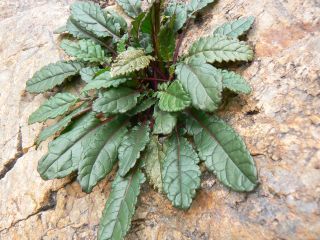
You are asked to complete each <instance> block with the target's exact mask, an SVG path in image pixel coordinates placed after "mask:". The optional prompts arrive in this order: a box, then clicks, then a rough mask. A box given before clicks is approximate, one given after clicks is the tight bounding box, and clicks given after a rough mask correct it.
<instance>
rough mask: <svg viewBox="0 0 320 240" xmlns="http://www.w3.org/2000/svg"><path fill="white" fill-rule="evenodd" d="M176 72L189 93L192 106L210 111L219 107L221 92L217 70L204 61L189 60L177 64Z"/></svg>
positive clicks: (219, 74) (220, 82) (219, 76)
mask: <svg viewBox="0 0 320 240" xmlns="http://www.w3.org/2000/svg"><path fill="white" fill-rule="evenodd" d="M176 74H177V78H178V79H179V80H180V81H181V83H182V85H183V87H184V89H186V91H187V92H188V93H189V94H190V97H191V99H192V105H193V106H194V107H196V108H198V109H201V110H204V111H210V112H212V111H214V110H216V109H217V108H218V107H219V104H220V101H221V92H222V76H221V73H220V72H219V70H217V69H216V68H214V67H213V66H211V65H209V64H206V63H201V62H199V61H190V62H189V63H180V64H178V65H177V67H176Z"/></svg>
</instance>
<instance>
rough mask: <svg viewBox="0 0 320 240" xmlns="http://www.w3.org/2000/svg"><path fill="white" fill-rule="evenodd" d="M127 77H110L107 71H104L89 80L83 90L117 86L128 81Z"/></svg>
mask: <svg viewBox="0 0 320 240" xmlns="http://www.w3.org/2000/svg"><path fill="white" fill-rule="evenodd" d="M128 80H129V78H126V77H114V78H113V77H111V74H110V72H109V71H105V72H103V73H101V74H99V75H98V76H96V77H95V78H94V79H93V80H92V81H90V82H89V83H88V84H87V85H86V86H85V87H84V88H83V89H82V92H84V91H89V90H92V89H100V88H109V87H118V86H119V85H120V84H122V83H125V82H126V81H128Z"/></svg>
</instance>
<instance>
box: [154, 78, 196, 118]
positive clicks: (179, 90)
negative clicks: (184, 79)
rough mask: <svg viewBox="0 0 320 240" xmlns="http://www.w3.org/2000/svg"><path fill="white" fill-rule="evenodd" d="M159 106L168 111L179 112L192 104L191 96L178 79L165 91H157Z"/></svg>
mask: <svg viewBox="0 0 320 240" xmlns="http://www.w3.org/2000/svg"><path fill="white" fill-rule="evenodd" d="M157 95H158V97H159V99H160V100H159V108H160V109H161V110H162V111H166V112H178V111H181V110H183V109H185V108H187V107H188V106H190V104H191V100H190V96H189V95H188V94H187V93H186V91H185V90H184V89H183V87H182V85H181V83H180V82H179V81H178V80H176V81H174V82H173V83H171V84H170V85H169V87H168V88H167V89H166V90H165V91H159V92H158V93H157Z"/></svg>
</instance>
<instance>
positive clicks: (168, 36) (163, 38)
mask: <svg viewBox="0 0 320 240" xmlns="http://www.w3.org/2000/svg"><path fill="white" fill-rule="evenodd" d="M175 21H176V17H175V15H174V16H173V17H171V19H170V21H169V22H168V23H167V24H166V25H165V26H164V27H163V28H162V29H161V30H160V33H159V36H158V39H159V49H160V55H161V57H162V59H163V60H164V61H167V62H168V61H172V58H173V53H174V50H175V46H176V34H175V30H174V26H175V25H174V24H175Z"/></svg>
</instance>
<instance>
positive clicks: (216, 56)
mask: <svg viewBox="0 0 320 240" xmlns="http://www.w3.org/2000/svg"><path fill="white" fill-rule="evenodd" d="M192 58H193V59H195V58H197V59H201V61H202V62H209V63H214V62H223V61H225V62H229V61H251V60H252V58H253V51H252V49H251V48H250V47H249V46H248V45H247V44H245V43H244V42H240V41H239V40H237V39H234V38H230V37H227V36H222V35H213V36H209V37H203V38H200V39H199V40H197V41H196V42H195V43H193V44H192V46H191V48H190V49H189V54H188V56H187V59H186V60H190V59H192Z"/></svg>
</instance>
